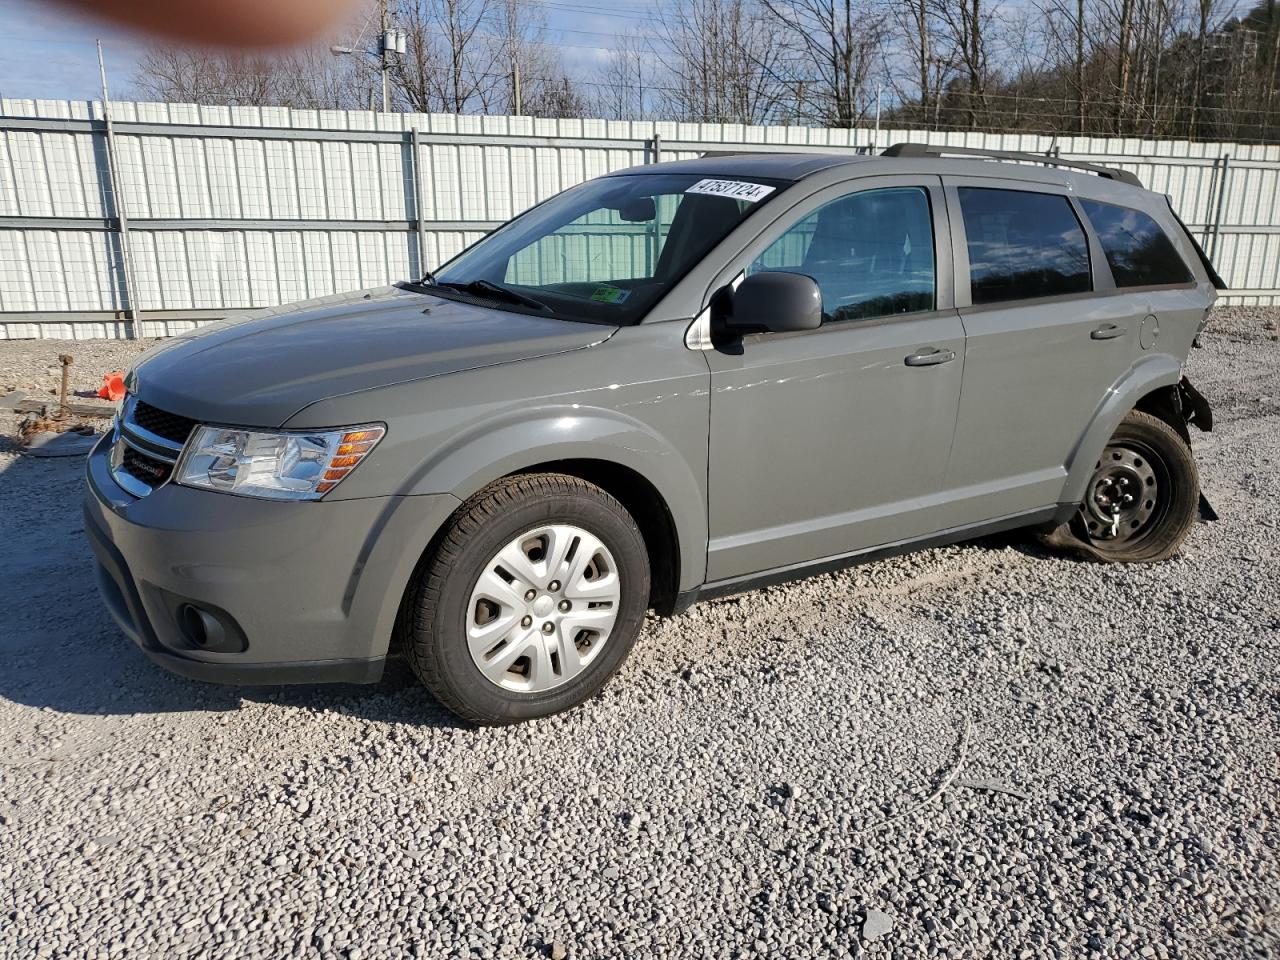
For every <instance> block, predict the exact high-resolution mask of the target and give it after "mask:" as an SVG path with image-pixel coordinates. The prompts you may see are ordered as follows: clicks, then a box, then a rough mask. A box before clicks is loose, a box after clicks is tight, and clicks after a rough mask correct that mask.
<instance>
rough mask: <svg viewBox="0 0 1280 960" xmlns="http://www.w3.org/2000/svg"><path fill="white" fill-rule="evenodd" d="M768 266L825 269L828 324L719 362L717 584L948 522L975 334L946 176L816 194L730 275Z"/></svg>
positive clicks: (713, 529)
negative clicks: (945, 512)
mask: <svg viewBox="0 0 1280 960" xmlns="http://www.w3.org/2000/svg"><path fill="white" fill-rule="evenodd" d="M764 270H783V271H789V272H794V273H802V274H805V275H807V276H810V277H813V278H814V279H815V280H816V281H817V283H818V285H819V288H820V289H821V291H822V300H823V309H824V312H825V314H826V317H825V319H824V322H823V324H822V326H821V327H820V328H818V329H817V330H808V331H802V332H797V333H786V334H758V335H752V336H747V337H744V338H742V340H741V341H740V342H738V343H733V344H728V345H725V346H723V347H721V348H719V349H716V350H712V351H710V352H708V353H707V355H706V356H707V359H708V362H709V363H710V365H711V440H710V464H709V480H710V483H709V504H708V509H709V517H710V534H711V542H710V546H709V551H708V558H707V576H708V579H709V580H712V581H715V580H725V579H732V578H735V577H741V576H744V575H747V574H751V573H758V572H762V571H766V570H774V569H778V568H783V567H788V566H793V565H798V564H804V563H806V562H810V561H815V560H820V559H826V558H829V557H836V556H839V555H841V554H847V553H852V552H855V551H857V550H860V549H864V548H867V547H872V546H877V545H880V544H883V543H887V542H890V541H896V540H903V539H907V538H910V537H915V536H920V535H922V534H925V533H929V532H931V531H933V530H935V529H937V527H936V526H935V524H936V520H937V515H938V512H939V508H940V505H939V499H940V492H941V489H942V482H943V477H944V475H945V473H946V465H947V456H948V452H949V450H950V447H951V436H952V431H953V428H954V425H955V416H956V405H957V403H958V401H959V398H960V383H961V378H962V370H963V365H964V332H963V329H962V327H961V324H960V320H959V317H958V316H957V315H956V312H955V310H954V308H953V307H952V304H951V299H952V298H951V283H950V278H951V264H950V250H949V239H948V228H947V219H946V205H945V201H944V200H943V197H942V190H941V180H940V179H939V178H937V177H871V178H866V179H863V180H858V181H855V182H854V183H853V184H844V185H841V186H835V187H829V188H826V189H825V190H822V191H820V192H818V193H815V194H814V195H813V196H811V197H809V198H807V199H806V200H804V201H801V203H800V204H798V205H797V206H796V207H795V208H793V210H791V211H790V212H788V213H787V214H785V215H784V216H782V217H781V218H780V219H779V221H778V223H777V224H775V225H774V226H773V227H772V228H770V230H768V231H766V232H765V234H763V235H762V236H761V237H759V238H757V240H756V241H754V242H753V243H752V244H751V245H749V246H748V247H747V249H746V250H745V251H744V252H743V253H742V254H741V255H740V256H739V257H738V258H737V259H736V260H735V261H734V262H733V263H732V264H731V265H730V266H729V267H727V268H726V271H725V272H724V273H723V274H722V276H721V279H720V280H719V281H718V282H720V283H727V282H729V281H730V280H732V279H733V278H734V277H735V276H739V275H741V274H743V273H752V272H757V271H764Z"/></svg>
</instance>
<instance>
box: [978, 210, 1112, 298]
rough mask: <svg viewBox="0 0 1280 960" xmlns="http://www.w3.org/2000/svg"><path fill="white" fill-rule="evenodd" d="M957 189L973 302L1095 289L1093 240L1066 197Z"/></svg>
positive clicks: (1046, 295) (1049, 295)
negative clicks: (1091, 258)
mask: <svg viewBox="0 0 1280 960" xmlns="http://www.w3.org/2000/svg"><path fill="white" fill-rule="evenodd" d="M959 194H960V210H961V212H962V213H963V215H964V232H965V236H966V237H967V239H968V247H969V285H970V289H971V290H972V294H973V302H974V304H980V303H1002V302H1004V301H1007V300H1026V299H1028V298H1030V297H1056V296H1061V295H1063V294H1068V293H1085V292H1087V291H1089V290H1092V289H1093V281H1092V278H1091V276H1090V273H1089V244H1088V242H1087V241H1086V240H1085V237H1084V230H1083V229H1082V228H1081V226H1080V221H1079V220H1077V219H1076V215H1075V211H1074V210H1072V209H1071V202H1070V201H1069V200H1068V199H1067V198H1066V197H1063V196H1060V195H1058V194H1055V193H1032V192H1030V191H1026V190H992V189H989V188H986V187H961V188H960V189H959Z"/></svg>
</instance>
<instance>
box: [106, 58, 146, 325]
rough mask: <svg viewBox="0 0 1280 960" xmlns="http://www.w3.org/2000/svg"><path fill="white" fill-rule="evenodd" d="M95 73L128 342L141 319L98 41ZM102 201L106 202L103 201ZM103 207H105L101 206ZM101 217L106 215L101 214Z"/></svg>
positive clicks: (114, 136) (114, 137)
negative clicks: (126, 311) (126, 305)
mask: <svg viewBox="0 0 1280 960" xmlns="http://www.w3.org/2000/svg"><path fill="white" fill-rule="evenodd" d="M98 73H99V75H100V77H101V79H102V122H103V125H104V127H105V130H106V141H107V142H106V153H107V189H108V191H109V192H110V194H111V211H110V212H111V213H114V214H115V221H116V233H117V234H118V235H119V238H120V272H121V274H122V275H123V276H122V279H123V281H124V299H125V303H126V304H128V314H129V320H130V324H129V328H128V329H129V333H130V337H129V339H130V340H137V339H138V321H140V320H141V319H142V311H141V310H140V309H138V301H137V300H136V299H135V298H134V291H135V290H136V289H137V285H136V284H135V283H134V276H133V249H132V248H131V247H130V245H129V217H128V215H127V214H126V213H125V209H124V197H123V196H122V195H121V193H120V180H119V176H118V175H117V169H118V164H117V162H116V131H115V127H113V126H112V125H111V97H110V95H109V94H108V93H107V66H106V62H105V61H104V60H103V59H102V41H101V40H99V41H98ZM104 199H105V198H104ZM104 206H105V203H104ZM103 212H104V213H105V212H107V211H105V210H104V211H103Z"/></svg>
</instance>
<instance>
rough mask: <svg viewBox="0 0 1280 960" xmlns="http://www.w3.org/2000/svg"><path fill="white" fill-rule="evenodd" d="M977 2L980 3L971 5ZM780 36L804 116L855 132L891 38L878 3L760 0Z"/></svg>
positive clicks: (830, 0)
mask: <svg viewBox="0 0 1280 960" xmlns="http://www.w3.org/2000/svg"><path fill="white" fill-rule="evenodd" d="M966 2H975V0H966ZM761 3H762V4H763V6H764V8H765V9H766V10H767V11H768V12H769V14H770V15H771V18H772V20H773V23H774V25H775V26H776V28H777V29H778V31H779V38H780V41H781V44H782V46H783V49H784V51H785V57H786V61H787V63H788V66H789V71H790V74H791V79H790V83H791V84H793V85H794V89H795V90H796V91H797V99H798V100H800V101H802V102H801V113H800V116H801V117H803V118H804V119H807V120H810V121H816V122H819V123H823V124H826V125H828V126H836V127H851V126H853V125H854V124H855V123H857V122H858V121H860V120H862V119H863V118H864V116H865V115H866V112H867V107H868V105H869V103H870V101H871V95H870V93H869V86H870V84H869V80H870V77H871V74H872V71H873V70H874V69H875V67H876V65H877V64H878V63H880V62H881V59H882V58H881V51H882V47H883V45H884V43H885V40H886V38H887V37H888V35H889V29H888V25H887V19H886V15H885V11H884V10H882V9H879V8H877V7H876V6H875V5H874V4H875V3H876V0H761Z"/></svg>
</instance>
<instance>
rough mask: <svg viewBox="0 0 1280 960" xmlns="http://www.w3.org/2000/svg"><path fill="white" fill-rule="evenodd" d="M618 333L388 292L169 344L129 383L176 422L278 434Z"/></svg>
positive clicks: (264, 316)
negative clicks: (378, 391) (347, 406)
mask: <svg viewBox="0 0 1280 960" xmlns="http://www.w3.org/2000/svg"><path fill="white" fill-rule="evenodd" d="M616 329H617V328H616V327H610V326H601V325H598V324H591V323H575V322H573V321H570V320H555V319H551V318H548V317H539V316H530V315H526V314H522V313H511V312H508V311H505V310H493V309H489V308H487V307H481V306H475V305H473V304H469V303H460V302H458V301H454V300H446V299H444V298H443V297H433V296H430V295H427V294H421V293H413V292H411V291H408V290H401V289H399V288H398V287H381V288H379V289H377V290H369V291H358V292H355V293H348V294H339V295H336V296H330V297H322V298H320V299H318V300H311V301H306V302H303V303H295V304H290V305H289V306H286V307H274V308H272V309H270V310H266V311H262V312H261V313H257V314H251V315H249V316H247V317H240V318H230V319H227V320H222V321H218V322H217V323H213V324H209V325H207V326H204V327H201V328H200V329H199V330H197V331H195V332H193V333H190V334H184V335H182V336H179V337H174V338H173V339H171V340H166V341H165V342H163V343H161V344H159V345H157V346H156V347H154V348H153V349H151V350H149V351H148V352H146V353H144V354H143V355H142V356H141V357H140V358H139V359H138V362H137V363H136V364H135V365H134V367H133V369H132V370H131V371H130V372H129V380H128V382H129V387H130V389H131V390H133V392H135V393H136V394H137V395H138V396H139V397H140V398H141V399H142V400H144V401H146V402H147V403H149V404H151V405H152V406H155V407H159V408H160V409H161V410H166V411H168V412H169V413H176V414H179V415H181V416H184V417H190V418H192V419H194V420H202V421H206V422H211V423H226V424H231V425H234V426H246V427H278V426H280V425H281V424H283V423H284V422H285V421H286V420H288V419H289V418H290V417H291V416H293V415H294V414H295V413H297V412H298V411H299V410H301V409H302V408H303V407H305V406H307V405H309V404H312V403H315V402H316V401H317V400H325V399H329V398H332V397H336V396H341V395H343V394H348V393H358V392H360V391H362V390H371V389H373V388H375V387H384V386H388V385H390V384H393V383H404V382H406V381H411V380H422V379H425V378H427V377H438V376H441V375H442V374H446V373H457V372H459V371H462V370H472V369H476V368H478V367H487V366H492V365H493V364H497V363H508V362H511V361H513V360H528V359H532V358H533V357H542V356H548V355H551V354H555V353H564V352H566V351H569V350H577V349H580V348H582V347H588V346H591V345H592V344H594V343H599V342H601V341H603V340H607V339H608V338H609V337H610V336H612V335H613V333H614V332H615V331H616Z"/></svg>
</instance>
